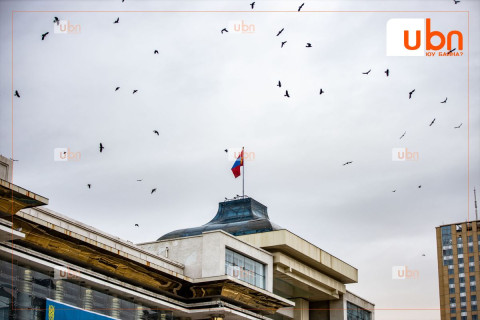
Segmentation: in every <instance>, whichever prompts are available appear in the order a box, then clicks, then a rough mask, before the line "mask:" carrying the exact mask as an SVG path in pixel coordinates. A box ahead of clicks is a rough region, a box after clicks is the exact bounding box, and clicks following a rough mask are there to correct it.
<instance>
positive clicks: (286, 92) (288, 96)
mask: <svg viewBox="0 0 480 320" xmlns="http://www.w3.org/2000/svg"><path fill="white" fill-rule="evenodd" d="M283 96H284V97H287V98H290V95H289V94H288V90H285V94H284V95H283Z"/></svg>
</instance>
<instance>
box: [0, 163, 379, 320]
mask: <svg viewBox="0 0 480 320" xmlns="http://www.w3.org/2000/svg"><path fill="white" fill-rule="evenodd" d="M11 166H12V162H11V161H10V160H8V159H6V158H4V157H1V158H0V319H10V318H16V319H28V320H30V319H32V320H33V319H35V320H37V319H38V320H40V319H42V320H43V319H49V320H50V319H52V320H53V319H55V320H64V319H69V320H70V319H92V320H103V319H129V320H130V319H132V320H156V319H161V320H167V319H169V320H205V319H211V320H214V319H215V320H219V319H225V320H237V319H265V320H267V319H298V320H305V319H312V320H313V319H318V320H323V319H335V320H343V319H345V320H346V319H355V320H359V319H361V320H365V319H368V320H370V319H374V315H373V308H374V305H373V304H371V303H370V302H368V301H366V300H364V299H362V298H360V297H358V296H355V295H354V294H353V293H351V292H348V291H347V290H346V285H347V284H348V283H355V282H357V279H358V271H357V269H355V268H354V267H352V266H350V265H349V264H347V263H345V262H343V261H342V260H340V259H338V258H336V257H334V256H332V255H331V254H329V253H327V252H325V251H323V250H321V249H320V248H318V247H316V246H314V245H313V244H310V243H309V242H307V241H305V240H303V239H302V238H300V237H298V236H297V235H295V234H293V233H291V232H289V231H288V230H286V229H283V228H280V227H279V226H277V225H275V224H274V223H272V222H270V220H269V218H268V213H267V208H266V207H265V206H263V205H262V204H260V203H259V202H257V201H255V200H254V199H251V198H248V197H246V198H241V199H235V200H230V201H225V202H221V203H220V205H219V212H218V213H217V216H216V217H215V218H214V219H213V220H212V221H211V222H210V223H208V224H206V225H204V226H201V227H198V228H191V229H184V230H178V231H174V232H171V233H169V234H167V235H165V236H163V237H161V238H160V239H158V240H156V241H152V242H148V243H143V244H138V245H135V244H133V243H131V242H128V241H125V240H122V239H120V238H118V237H116V236H113V235H110V234H108V233H105V232H103V231H101V230H98V229H96V228H94V227H92V226H88V225H86V224H84V223H82V222H80V221H76V220H74V219H71V218H70V217H68V216H66V215H63V214H60V213H58V212H55V211H53V210H50V209H48V208H45V207H44V206H46V205H47V204H48V199H46V198H44V197H42V196H40V195H37V194H35V193H33V192H31V191H28V190H26V189H24V188H22V187H20V186H16V185H14V184H13V183H12V181H11V177H12V175H11V173H12V170H11ZM47 316H48V318H46V317H47Z"/></svg>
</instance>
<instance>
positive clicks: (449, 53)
mask: <svg viewBox="0 0 480 320" xmlns="http://www.w3.org/2000/svg"><path fill="white" fill-rule="evenodd" d="M455 50H457V48H453V49H452V50H450V51H448V52H447V55H448V54H450V53H452V52H453V51H455Z"/></svg>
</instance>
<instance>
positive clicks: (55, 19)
mask: <svg viewBox="0 0 480 320" xmlns="http://www.w3.org/2000/svg"><path fill="white" fill-rule="evenodd" d="M53 23H56V24H57V26H58V25H59V24H60V20H59V19H58V17H54V19H53Z"/></svg>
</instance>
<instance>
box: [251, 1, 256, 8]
mask: <svg viewBox="0 0 480 320" xmlns="http://www.w3.org/2000/svg"><path fill="white" fill-rule="evenodd" d="M250 6H251V7H252V9H253V7H255V1H254V2H252V3H250Z"/></svg>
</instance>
